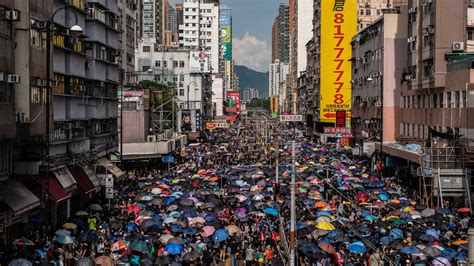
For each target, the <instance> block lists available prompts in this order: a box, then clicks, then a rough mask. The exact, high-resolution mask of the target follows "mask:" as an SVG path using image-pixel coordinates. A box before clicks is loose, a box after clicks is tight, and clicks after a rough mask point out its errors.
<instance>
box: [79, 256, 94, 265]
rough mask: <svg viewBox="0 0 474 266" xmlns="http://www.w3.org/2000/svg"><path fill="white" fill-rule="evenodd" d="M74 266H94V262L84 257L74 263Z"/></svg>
mask: <svg viewBox="0 0 474 266" xmlns="http://www.w3.org/2000/svg"><path fill="white" fill-rule="evenodd" d="M74 266H95V262H94V260H93V259H92V258H90V257H84V258H81V259H79V260H78V261H76V263H74Z"/></svg>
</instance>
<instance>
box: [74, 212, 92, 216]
mask: <svg viewBox="0 0 474 266" xmlns="http://www.w3.org/2000/svg"><path fill="white" fill-rule="evenodd" d="M74 215H76V216H88V215H89V213H87V212H86V211H77V212H76V213H75V214H74Z"/></svg>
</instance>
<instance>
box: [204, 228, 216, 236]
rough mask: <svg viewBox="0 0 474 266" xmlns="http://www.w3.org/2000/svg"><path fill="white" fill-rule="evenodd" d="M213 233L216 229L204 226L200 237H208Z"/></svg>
mask: <svg viewBox="0 0 474 266" xmlns="http://www.w3.org/2000/svg"><path fill="white" fill-rule="evenodd" d="M215 231H216V229H215V228H214V227H213V226H210V225H208V226H204V227H203V228H202V232H201V235H202V236H203V237H209V236H211V235H213V234H214V232H215Z"/></svg>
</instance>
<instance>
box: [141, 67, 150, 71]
mask: <svg viewBox="0 0 474 266" xmlns="http://www.w3.org/2000/svg"><path fill="white" fill-rule="evenodd" d="M148 69H150V66H142V71H143V72H145V71H147V70H148Z"/></svg>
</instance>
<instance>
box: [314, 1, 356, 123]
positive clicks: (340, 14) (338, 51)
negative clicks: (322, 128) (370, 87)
mask: <svg viewBox="0 0 474 266" xmlns="http://www.w3.org/2000/svg"><path fill="white" fill-rule="evenodd" d="M356 31H357V2H356V1H344V0H325V1H321V54H324V55H325V56H322V57H321V70H320V73H321V89H320V94H321V103H320V108H321V109H320V117H319V120H320V121H321V122H328V123H335V122H336V111H346V112H347V117H348V119H350V115H349V112H350V110H351V83H350V81H351V61H349V60H350V58H351V56H352V47H351V38H352V36H354V35H355V34H356ZM348 122H350V121H348Z"/></svg>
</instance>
